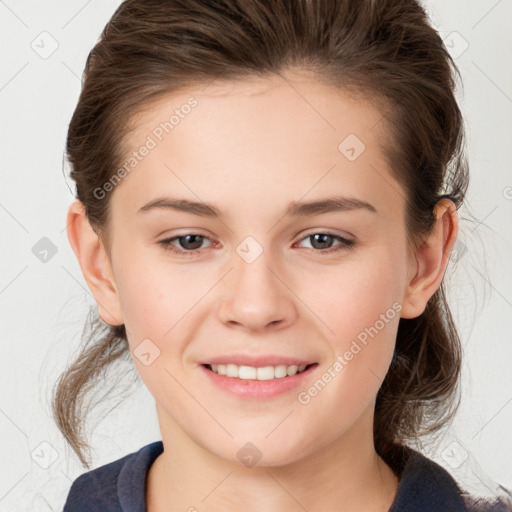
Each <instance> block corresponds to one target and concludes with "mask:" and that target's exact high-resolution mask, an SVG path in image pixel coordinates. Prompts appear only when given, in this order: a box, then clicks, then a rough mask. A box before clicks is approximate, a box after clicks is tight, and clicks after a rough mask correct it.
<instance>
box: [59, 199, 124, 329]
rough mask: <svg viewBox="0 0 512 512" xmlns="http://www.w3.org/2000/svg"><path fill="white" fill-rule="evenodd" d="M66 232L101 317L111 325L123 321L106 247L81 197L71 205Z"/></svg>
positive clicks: (119, 323) (120, 323)
mask: <svg viewBox="0 0 512 512" xmlns="http://www.w3.org/2000/svg"><path fill="white" fill-rule="evenodd" d="M67 233H68V239H69V243H70V244H71V247H72V248H73V252H74V253H75V256H76V258H77V260H78V263H79V264H80V267H81V269H82V274H83V276H84V278H85V281H86V282H87V285H88V287H89V289H90V290H91V293H92V294H93V296H94V298H95V300H96V303H97V305H98V311H99V314H100V316H101V319H102V320H103V321H104V322H105V323H107V324H110V325H122V324H123V315H122V313H121V306H120V302H119V298H118V294H117V290H116V287H115V280H114V275H113V272H112V268H111V265H110V261H109V258H108V254H107V251H106V249H105V246H104V244H103V241H102V240H101V239H100V237H99V236H98V235H97V234H96V232H95V231H94V230H93V229H92V226H91V224H90V223H89V219H88V218H87V216H86V214H85V207H84V205H83V203H82V202H81V201H79V200H75V201H74V202H73V203H72V204H71V206H70V207H69V210H68V216H67Z"/></svg>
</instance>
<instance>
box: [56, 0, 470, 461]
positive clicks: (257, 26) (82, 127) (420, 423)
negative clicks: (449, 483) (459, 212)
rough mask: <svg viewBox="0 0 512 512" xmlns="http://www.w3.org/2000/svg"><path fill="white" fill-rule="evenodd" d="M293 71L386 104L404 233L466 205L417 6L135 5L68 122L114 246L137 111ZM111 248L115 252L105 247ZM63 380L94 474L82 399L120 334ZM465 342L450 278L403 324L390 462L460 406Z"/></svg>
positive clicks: (336, 2) (452, 131)
mask: <svg viewBox="0 0 512 512" xmlns="http://www.w3.org/2000/svg"><path fill="white" fill-rule="evenodd" d="M288 69H302V70H308V71H311V72H313V73H314V75H315V76H316V77H317V78H318V80H319V81H322V82H324V83H327V84H330V85H333V86H334V87H337V88H338V89H339V90H345V91H348V92H351V93H353V94H357V95H360V96H361V97H362V98H366V99H368V100H369V101H373V102H376V103H378V104H379V105H380V108H381V112H382V114H383V117H384V119H383V123H385V132H383V133H386V139H387V140H386V145H385V149H386V156H387V158H388V162H389V168H390V170H391V172H392V174H393V175H394V177H395V178H396V179H397V180H398V182H399V183H400V184H401V185H402V186H403V189H404V190H405V204H406V212H405V213H406V229H407V237H408V241H409V242H410V244H412V246H413V247H417V246H418V244H419V243H420V242H421V240H422V237H423V236H424V235H425V234H427V233H428V232H429V231H430V230H431V228H432V226H433V222H434V220H435V217H434V215H433V209H434V207H435V205H436V204H437V202H438V201H439V200H440V199H441V198H442V197H448V198H449V199H451V200H452V201H453V202H454V203H455V205H456V207H457V208H459V207H460V206H461V204H462V202H463V200H464V197H465V194H466V190H467V186H468V169H467V164H466V160H465V156H464V152H463V146H464V143H463V142H464V141H463V137H464V133H463V121H462V116H461V113H460V110H459V108H458V105H457V101H456V98H455V87H456V83H457V81H456V78H457V76H458V70H457V67H456V65H455V63H454V62H453V60H452V58H451V57H450V55H449V53H448V52H447V50H446V48H445V46H444V45H443V42H442V40H441V38H440V36H439V34H438V33H437V32H436V30H434V28H432V26H431V25H430V23H429V20H428V17H427V15H426V13H425V11H424V9H423V8H422V7H421V5H420V4H419V3H418V2H416V1H414V0H167V1H164V0H127V1H125V2H123V3H122V4H121V5H120V6H119V8H118V9H117V10H116V12H115V13H114V15H113V16H112V18H111V20H110V21H109V22H108V23H107V25H106V26H105V28H104V30H103V33H102V34H101V37H100V39H99V41H98V42H97V44H96V45H95V47H94V48H93V49H92V51H91V52H90V54H89V56H88V59H87V63H86V67H85V71H84V75H83V84H82V91H81V94H80V98H79V100H78V105H77V107H76V110H75V112H74V114H73V117H72V119H71V122H70V125H69V131H68V137H67V146H66V150H67V158H68V161H69V163H70V165H71V178H72V179H73V180H74V181H75V183H76V196H77V198H78V199H79V200H80V201H81V202H82V203H83V204H84V206H85V211H86V214H87V217H88V219H89V221H90V223H91V225H92V227H93V229H94V230H95V231H96V233H97V234H98V235H99V236H101V237H102V238H103V239H104V240H105V241H106V243H107V242H108V236H107V235H108V229H107V228H108V221H109V197H110V196H109V194H107V196H106V197H105V198H102V199H97V197H96V196H95V193H94V191H95V190H96V189H98V188H99V187H102V186H103V184H105V183H106V182H107V181H108V180H109V179H110V178H111V177H112V175H113V174H114V172H115V170H116V169H118V168H119V167H120V165H121V163H122V161H123V157H124V145H123V144H124V142H125V141H126V137H127V136H128V134H129V133H130V129H131V128H130V127H131V124H130V123H131V121H132V120H133V119H134V116H135V114H137V113H139V112H140V111H141V110H142V109H143V108H145V107H147V106H148V105H150V104H151V103H152V102H153V101H156V100H158V99H160V98H162V97H163V96H165V95H169V94H172V93H175V92H176V91H178V90H183V89H185V88H186V87H187V86H193V85H198V84H207V83H209V82H211V81H212V80H215V79H218V80H227V81H229V80H243V79H250V78H252V77H266V76H271V75H275V74H281V73H282V72H283V71H285V70H288ZM107 246H108V245H107ZM84 342H85V343H84V345H83V346H82V348H81V353H80V354H79V357H78V358H77V359H76V361H75V362H73V364H71V365H70V367H69V368H68V369H67V371H65V373H63V374H62V375H61V376H60V378H59V380H58V382H57V383H56V386H55V389H54V395H53V402H52V407H53V413H54V417H55V420H56V422H57V424H58V426H59V428H60V430H61V431H62V433H63V435H64V436H65V438H66V439H67V441H68V442H69V443H70V445H71V447H72V448H73V450H74V451H75V452H76V454H77V455H78V457H79V458H80V460H81V461H82V463H83V464H84V466H86V467H89V465H88V463H87V462H86V459H85V456H84V450H85V449H86V448H88V445H87V442H86V441H85V440H84V436H83V433H82V432H83V425H84V410H83V402H84V399H85V397H86V395H87V394H88V393H89V391H90V390H91V389H92V388H93V387H94V385H95V383H96V382H97V380H98V379H99V377H100V376H102V375H103V374H104V371H105V370H106V369H107V368H108V367H109V366H111V365H112V363H114V362H115V361H116V360H121V359H122V358H123V357H127V355H128V356H129V347H128V343H127V337H126V331H125V328H124V326H123V325H121V326H117V327H113V326H108V325H106V324H104V323H102V321H101V319H100V318H99V317H98V316H97V314H96V316H95V318H93V320H92V321H91V323H90V324H89V329H86V331H84ZM460 367H461V346H460V339H459V336H458V333H457V330H456V327H455V325H454V322H453V319H452V316H451V312H450V309H449V306H448V303H447V299H446V296H445V290H444V283H442V284H441V286H440V287H439V289H438V290H437V291H436V292H435V293H434V295H433V296H432V297H431V299H430V300H429V301H428V303H427V305H426V308H425V311H424V312H423V313H422V314H421V315H420V316H418V317H417V318H413V319H403V318H401V319H400V322H399V327H398V334H397V340H396V348H395V353H394V357H393V360H392V363H391V365H390V368H389V371H388V373H387V375H386V377H385V379H384V382H383V384H382V386H381V388H380V390H379V392H378V395H377V400H376V408H375V418H374V440H375V448H376V451H377V453H378V454H379V455H381V456H382V457H383V458H384V460H386V461H387V462H388V463H389V464H394V463H396V461H397V460H398V459H399V457H400V454H401V453H402V448H401V447H403V446H404V445H405V443H406V442H408V441H411V440H415V439H417V438H418V436H420V435H422V434H424V433H426V432H435V431H437V430H438V429H439V428H440V427H441V426H443V425H445V424H446V423H447V421H448V420H449V419H451V418H452V417H453V414H454V412H455V410H456V409H457V406H458V403H459V394H458V391H459V389H458V384H459V375H460Z"/></svg>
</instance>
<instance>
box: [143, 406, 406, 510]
mask: <svg viewBox="0 0 512 512" xmlns="http://www.w3.org/2000/svg"><path fill="white" fill-rule="evenodd" d="M368 415H369V416H370V418H368V417H366V418H365V417H364V416H368ZM372 415H373V411H370V410H369V411H366V412H365V413H364V414H363V415H362V417H361V418H360V420H361V421H360V422H358V424H357V425H354V426H353V427H355V428H352V429H351V430H350V431H349V432H347V433H345V434H344V435H343V436H341V437H340V438H338V439H337V440H336V441H335V442H334V443H331V444H329V445H327V446H325V447H323V448H322V449H320V450H317V451H315V452H314V453H311V454H309V455H308V456H306V457H303V458H301V459H299V460H297V461H295V462H293V463H289V464H286V465H281V466H267V467H260V466H258V465H256V466H253V467H245V466H244V465H242V464H240V463H238V462H234V461H231V460H228V459H225V458H222V457H219V456H217V455H216V454H213V453H212V452H210V451H209V450H206V449H205V448H203V447H202V446H200V445H198V444H197V443H195V442H194V440H192V439H190V438H189V437H188V436H187V435H186V434H185V433H184V432H183V431H182V430H181V429H180V428H179V426H178V425H177V424H176V423H174V422H173V421H170V418H169V417H166V418H165V419H164V421H160V429H161V432H162V442H163V445H164V452H163V453H162V454H161V455H160V456H159V457H158V458H157V459H156V460H155V462H154V463H153V464H152V466H151V468H150V471H149V475H148V486H147V509H148V512H160V511H164V510H165V511H167V512H168V511H169V510H187V511H188V510H190V511H195V510H201V511H215V510H217V511H218V510H223V511H226V512H231V511H235V510H236V511H239V510H241V509H242V510H245V511H247V512H257V511H261V510H265V511H268V512H274V511H275V512H277V511H280V512H281V511H283V510H286V511H288V510H289V511H295V510H297V511H303V510H307V511H308V512H317V511H318V512H320V511H325V510H339V511H356V510H357V511H360V510H365V511H367V512H386V511H388V510H389V507H390V506H391V504H392V502H393V499H394V496H395V494H396V490H397V487H398V479H397V477H396V476H395V474H394V473H393V471H392V470H391V468H390V467H389V466H388V465H387V464H386V463H385V462H384V461H383V460H382V459H381V458H380V457H379V456H378V455H377V453H376V452H375V448H374V445H373V431H372V428H371V425H372V422H369V421H368V419H372ZM159 418H162V416H161V415H159ZM166 419H167V420H169V421H165V420H166ZM362 425H367V426H368V425H369V426H370V427H369V428H361V426H362ZM170 507H172V509H171V508H170Z"/></svg>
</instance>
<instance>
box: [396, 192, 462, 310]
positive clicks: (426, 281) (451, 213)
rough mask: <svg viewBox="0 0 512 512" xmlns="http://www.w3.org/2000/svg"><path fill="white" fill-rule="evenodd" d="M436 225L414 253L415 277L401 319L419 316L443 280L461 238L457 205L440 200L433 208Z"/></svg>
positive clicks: (411, 280) (404, 301) (407, 294)
mask: <svg viewBox="0 0 512 512" xmlns="http://www.w3.org/2000/svg"><path fill="white" fill-rule="evenodd" d="M434 215H435V217H436V221H435V223H434V225H433V226H432V229H431V231H430V233H428V235H427V237H426V238H425V240H424V241H423V242H422V244H421V245H420V246H419V247H418V249H417V250H416V253H415V259H416V269H417V271H416V273H415V275H414V276H413V277H412V278H411V279H410V280H409V282H408V283H407V289H406V291H405V295H404V300H403V306H402V312H401V317H402V318H416V317H418V316H420V315H421V314H422V313H423V311H424V310H425V307H426V305H427V303H428V301H429V299H430V298H431V297H432V295H434V293H435V292H436V290H437V289H438V288H439V286H440V285H441V282H442V280H443V276H444V273H445V271H446V267H447V266H448V261H449V259H450V253H451V251H452V249H453V246H454V244H455V241H456V239H457V234H458V215H457V209H456V207H455V204H454V203H453V202H452V201H450V200H449V199H447V198H443V199H441V200H440V201H439V202H438V203H437V204H436V206H435V208H434Z"/></svg>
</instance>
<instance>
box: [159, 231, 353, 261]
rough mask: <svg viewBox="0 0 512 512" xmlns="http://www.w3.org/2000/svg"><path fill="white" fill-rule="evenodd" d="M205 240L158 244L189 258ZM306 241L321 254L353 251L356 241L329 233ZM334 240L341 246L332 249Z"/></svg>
mask: <svg viewBox="0 0 512 512" xmlns="http://www.w3.org/2000/svg"><path fill="white" fill-rule="evenodd" d="M205 240H210V239H209V238H208V237H206V236H204V235H199V234H197V233H187V234H185V235H180V236H175V237H173V238H167V239H165V240H161V241H160V242H158V244H159V245H160V246H162V247H163V248H164V250H165V251H170V252H172V253H174V254H178V255H180V256H185V257H188V256H194V255H196V254H199V253H200V252H201V246H202V244H203V242H204V241H205ZM304 240H310V241H311V243H312V246H313V248H312V249H310V250H311V251H313V252H315V253H319V254H331V253H333V252H338V251H343V250H353V248H354V246H355V240H350V239H347V238H344V237H342V236H339V235H334V234H332V233H327V232H325V233H324V232H316V233H310V234H309V235H307V236H306V237H304V238H302V239H301V242H302V241H304ZM333 240H338V242H339V244H338V245H336V246H334V247H332V242H333ZM175 242H177V244H179V245H180V246H181V247H182V249H180V248H178V247H177V246H176V244H175Z"/></svg>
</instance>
